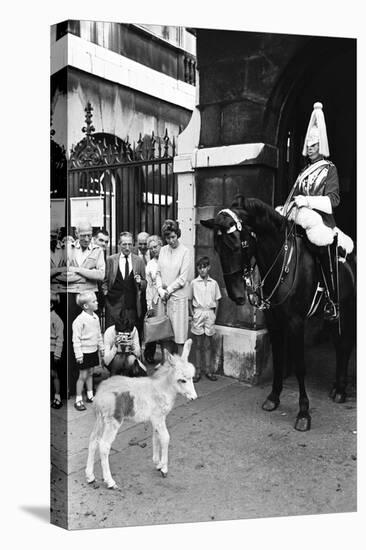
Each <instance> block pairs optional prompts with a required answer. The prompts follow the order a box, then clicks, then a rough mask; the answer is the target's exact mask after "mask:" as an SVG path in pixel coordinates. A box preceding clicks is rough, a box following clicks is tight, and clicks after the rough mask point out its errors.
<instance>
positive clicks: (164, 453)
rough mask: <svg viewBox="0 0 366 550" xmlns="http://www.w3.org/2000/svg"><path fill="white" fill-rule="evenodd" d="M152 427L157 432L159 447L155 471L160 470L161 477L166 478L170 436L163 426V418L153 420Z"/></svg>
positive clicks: (164, 425)
mask: <svg viewBox="0 0 366 550" xmlns="http://www.w3.org/2000/svg"><path fill="white" fill-rule="evenodd" d="M153 427H154V428H155V429H156V431H157V434H158V437H159V441H160V445H161V458H160V461H159V462H158V464H157V465H156V469H157V470H160V472H161V475H162V476H163V477H166V476H167V475H168V448H169V441H170V436H169V432H168V430H167V427H166V424H165V417H162V418H160V419H159V420H154V421H153Z"/></svg>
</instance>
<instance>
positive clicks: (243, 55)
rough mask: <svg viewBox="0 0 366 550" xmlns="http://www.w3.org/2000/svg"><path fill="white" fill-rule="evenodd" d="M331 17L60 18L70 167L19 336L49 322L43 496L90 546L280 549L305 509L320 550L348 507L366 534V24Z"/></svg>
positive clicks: (57, 148) (61, 131)
mask: <svg viewBox="0 0 366 550" xmlns="http://www.w3.org/2000/svg"><path fill="white" fill-rule="evenodd" d="M84 7H85V6H84ZM302 8H305V6H303V7H302ZM136 9H137V6H136ZM156 9H158V8H157V7H156ZM221 9H223V6H221ZM313 9H314V25H312V24H311V18H310V23H308V26H306V25H303V26H301V25H299V26H298V27H297V26H296V25H293V26H291V25H288V24H285V18H284V24H283V25H281V24H278V22H277V24H276V22H274V21H273V28H272V27H271V22H270V21H268V19H266V24H265V25H264V24H262V23H263V21H261V12H260V11H261V10H260V9H259V7H258V19H257V20H256V19H255V18H253V16H252V17H250V22H248V25H246V24H245V17H243V18H242V21H240V24H239V23H238V24H236V16H235V12H234V10H232V23H231V24H230V23H228V20H227V19H225V18H224V19H222V22H221V20H220V17H216V18H215V17H213V21H211V20H210V19H209V18H208V19H207V23H206V22H205V17H204V16H203V15H202V14H200V16H197V17H196V18H195V17H194V13H193V12H192V13H190V14H189V16H188V15H187V16H186V17H182V16H176V17H172V16H169V14H168V13H166V14H165V13H164V9H163V8H161V9H159V10H158V11H159V13H158V14H157V13H155V16H153V17H148V16H146V18H144V14H143V13H136V16H133V15H132V16H131V15H130V14H131V7H130V9H129V10H128V11H127V12H126V14H124V13H123V10H121V13H118V15H117V16H116V15H110V16H108V12H106V13H105V15H100V13H101V11H100V9H99V10H98V12H97V14H95V13H94V12H93V10H92V9H90V11H88V9H87V8H86V7H85V9H83V10H78V12H77V15H75V16H74V15H72V11H70V12H69V13H70V15H68V14H66V15H65V17H62V16H61V17H59V16H58V15H57V16H56V15H55V16H54V17H52V18H51V21H49V19H50V18H49V17H48V24H46V23H44V22H43V21H42V23H41V25H42V34H43V35H45V36H46V35H48V44H47V42H46V43H44V44H43V47H48V53H49V55H48V61H49V66H48V67H47V65H46V66H44V67H43V68H42V71H44V72H45V74H44V75H43V77H44V78H43V80H44V81H45V82H46V81H47V79H48V81H49V89H48V105H49V108H48V111H47V117H48V121H49V124H48V128H44V127H43V128H41V129H40V130H41V133H42V142H40V145H39V146H40V148H42V147H48V151H43V152H41V153H39V152H36V151H34V153H35V156H34V158H36V156H39V155H41V156H43V157H44V158H45V159H46V162H48V166H47V167H46V171H45V175H43V174H42V178H41V179H42V182H41V183H40V187H39V189H40V190H39V196H41V193H42V199H40V202H39V207H37V202H33V200H35V201H37V200H38V199H37V197H38V195H37V193H36V194H35V196H34V197H35V198H34V199H32V203H30V202H29V200H28V201H27V199H26V195H24V198H23V202H24V203H25V205H24V206H23V207H22V208H25V211H26V214H25V215H24V229H25V228H26V227H27V228H28V231H29V233H28V243H29V245H30V247H32V249H33V250H34V253H35V251H36V250H37V251H38V252H41V255H42V256H43V259H42V260H41V261H40V263H39V265H38V266H37V268H36V273H38V274H39V276H38V275H35V277H36V278H37V279H39V280H38V281H37V282H38V283H40V286H38V287H36V286H35V287H33V285H32V286H31V287H29V290H31V295H32V296H31V300H32V304H31V303H30V302H29V303H28V304H27V300H26V301H25V302H23V298H22V297H20V296H19V298H20V300H21V301H22V303H21V305H17V306H16V308H17V315H16V317H14V326H15V325H17V326H18V330H20V331H21V332H22V331H24V328H25V327H24V321H25V318H26V317H28V316H29V321H30V324H33V325H34V327H32V328H31V330H32V331H35V334H36V336H35V337H33V338H32V345H31V348H30V349H31V350H32V351H31V352H29V357H28V368H32V367H31V365H32V363H34V362H35V361H36V359H37V356H39V366H38V367H36V368H35V369H36V370H37V371H38V374H37V377H39V376H40V373H41V372H42V377H43V380H42V385H41V388H42V392H43V393H42V396H43V397H42V404H41V405H40V406H41V413H40V415H41V416H42V417H43V418H46V417H48V419H47V420H45V421H46V422H47V426H46V427H45V430H44V429H43V428H42V427H41V426H40V428H39V430H38V431H37V433H38V435H37V439H38V440H39V438H41V433H43V432H44V431H49V434H50V435H49V436H47V435H45V438H47V437H48V441H46V442H45V444H43V445H42V447H40V450H39V453H38V456H39V457H40V456H41V455H42V459H41V460H42V461H43V462H42V464H45V465H46V467H45V468H44V467H43V468H42V477H44V478H45V479H46V483H48V488H49V489H48V490H49V492H48V497H47V498H48V502H45V504H39V505H35V504H32V503H30V502H29V501H27V502H23V504H22V505H20V510H21V511H22V513H23V514H25V515H28V516H32V515H33V516H34V519H33V521H37V517H38V521H40V520H41V521H45V522H46V523H50V524H51V526H50V528H52V530H54V532H55V533H60V532H61V533H62V531H63V530H67V531H71V532H73V534H70V535H69V536H73V537H76V538H75V544H77V545H80V544H81V545H84V542H83V539H82V538H80V537H82V536H83V534H85V535H86V536H88V534H89V532H93V533H95V536H97V537H99V540H100V544H103V543H102V539H100V537H101V536H103V537H104V533H107V535H106V536H107V537H110V536H111V535H109V534H108V533H109V532H110V531H111V530H110V528H123V529H122V530H120V529H117V531H115V530H114V536H115V534H116V533H121V536H124V533H126V536H127V537H132V536H133V532H135V530H136V529H137V528H142V530H143V531H144V530H145V535H146V533H147V532H149V533H151V536H152V534H153V533H156V534H157V533H159V532H161V531H158V529H161V528H162V527H165V528H166V529H170V531H169V533H170V536H169V540H170V541H171V544H173V540H174V529H177V531H176V534H177V535H176V536H178V537H180V536H181V535H178V533H183V532H184V531H182V530H181V529H183V528H184V527H185V528H186V529H188V528H189V529H191V532H192V534H193V530H196V529H201V527H202V529H205V531H202V533H203V537H204V536H205V535H204V533H207V532H208V531H210V532H211V536H212V534H213V532H214V531H213V530H214V529H219V528H221V527H222V526H223V529H224V530H225V529H226V531H225V533H228V532H229V531H228V529H229V526H231V525H233V526H235V527H233V531H232V533H234V532H235V536H236V539H235V540H236V541H237V542H236V543H234V544H236V545H237V544H239V541H240V540H241V542H240V545H242V544H244V543H245V540H246V537H245V535H244V533H245V531H246V529H247V528H248V535H249V532H250V535H249V538H248V544H250V545H252V544H256V536H255V534H254V535H253V532H254V533H255V532H257V531H258V533H260V541H261V543H260V544H261V545H263V546H264V545H265V546H268V544H271V538H270V537H269V532H268V529H269V527H268V526H269V525H270V523H268V522H271V524H272V525H273V522H275V525H276V534H277V529H278V530H280V529H281V527H280V525H281V523H280V522H283V521H284V520H286V523H285V524H283V523H282V525H290V523H291V522H294V523H293V525H294V526H299V525H300V526H301V525H302V527H300V528H301V529H304V530H305V531H306V529H307V528H306V527H305V525H306V522H317V524H318V525H320V529H323V530H324V535H323V531H322V536H321V537H320V538H319V544H318V545H316V547H320V540H321V541H322V542H321V546H323V545H324V544H325V541H326V540H327V535H326V532H327V527H325V528H324V526H326V525H327V522H330V521H332V523H329V529H330V530H332V531H334V529H339V530H340V532H341V535H340V536H339V537H338V541H337V543H339V544H340V542H341V540H342V541H346V540H348V541H349V543H352V542H353V541H355V540H356V538H357V537H356V534H355V533H354V532H353V526H355V525H356V521H359V518H358V516H359V514H360V488H359V481H360V471H359V469H360V468H359V466H360V464H359V460H360V449H359V445H360V423H359V421H360V417H359V412H358V408H359V405H360V403H358V399H357V397H359V393H358V392H357V388H359V387H360V383H361V384H362V378H361V382H360V376H359V375H360V372H359V369H358V368H357V366H358V364H360V357H359V355H360V354H359V352H361V353H362V350H361V349H359V348H361V347H362V336H361V339H360V338H359V337H358V338H357V335H358V336H359V334H360V333H359V328H360V312H361V310H362V306H361V302H360V297H359V290H361V291H362V289H361V288H360V287H361V286H362V273H361V278H360V272H359V267H360V253H359V244H360V242H359V241H360V239H359V231H360V229H359V226H358V224H359V223H360V222H361V223H362V212H360V210H359V209H358V207H359V206H360V203H361V201H362V195H360V193H359V187H358V180H359V179H360V171H358V170H357V167H358V163H360V161H358V163H357V160H358V157H357V151H359V150H360V146H359V139H360V133H362V131H363V130H362V122H361V120H360V97H361V95H360V92H359V89H358V86H359V81H360V70H359V67H360V47H359V46H360V35H359V32H358V29H357V27H354V30H352V28H351V27H350V26H348V25H347V24H346V22H345V24H344V32H343V31H342V30H341V29H342V24H341V21H339V22H338V24H337V25H335V26H334V29H332V25H329V24H324V26H323V27H322V29H323V30H321V28H320V26H319V24H316V23H319V17H320V16H321V13H320V12H319V13H317V12H316V8H313ZM141 11H142V10H141ZM244 12H245V10H244V9H243V13H244ZM280 12H281V10H279V13H280ZM251 13H253V9H252V12H251ZM282 13H284V12H282ZM158 15H159V17H158ZM44 19H45V20H46V19H47V18H46V17H45V18H44ZM308 21H309V19H308ZM164 23H165V24H164ZM328 23H329V22H328ZM43 42H44V39H43ZM47 70H48V74H47ZM27 82H28V85H31V84H32V85H33V83H31V81H30V80H29V79H27ZM45 97H46V99H47V95H45ZM24 106H25V104H24ZM24 106H23V110H22V112H23V124H27V123H26V122H25V119H26V114H25V110H24ZM19 107H20V106H19ZM28 107H29V106H28ZM38 109H42V110H44V111H45V110H46V108H45V106H44V105H42V107H38ZM47 117H43V118H44V119H45V118H47ZM19 130H20V128H19ZM38 131H39V130H38ZM46 134H47V136H46V137H45V135H46ZM35 144H36V141H34V145H35ZM47 155H49V156H47ZM47 159H48V160H47ZM361 163H362V158H361ZM14 172H15V168H13V172H12V173H14ZM23 173H24V171H23ZM28 184H29V185H30V182H28ZM41 203H42V207H41ZM21 216H22V214H21V210H20V214H19V217H18V222H17V223H18V224H19V223H20V221H21ZM41 217H44V220H43V221H41V224H42V232H43V233H44V234H43V235H42V241H40V240H38V242H37V234H38V233H37V232H36V230H34V233H33V231H32V223H33V221H34V223H35V224H37V223H39V220H36V218H41ZM32 220H33V221H32ZM361 231H362V228H361ZM32 233H33V238H32V237H31V235H32ZM46 233H47V234H49V238H50V244H49V245H48V238H46ZM23 238H24V237H23ZM42 246H43V249H42ZM48 247H50V249H49V248H48ZM48 250H50V251H48ZM34 253H33V254H31V255H30V258H33V259H35V255H34ZM26 254H27V255H28V254H30V251H29V252H28V251H27V252H26ZM18 255H20V253H18ZM27 258H28V256H24V257H23V260H22V262H21V264H22V263H23V261H26V259H27ZM18 259H21V258H18ZM361 260H362V258H361ZM27 263H28V265H29V266H30V265H31V262H30V261H28V260H27ZM21 264H20V265H21ZM32 265H33V264H32ZM45 270H46V271H47V273H46V275H47V274H48V277H49V280H50V282H49V283H48V277H46V276H45V273H44V271H45ZM21 273H23V277H24V275H25V272H24V271H21V270H20V271H19V276H20V278H19V282H18V279H17V282H16V283H14V287H13V288H15V285H16V286H17V288H18V289H20V288H22V286H23V285H24V282H25V281H24V280H23V283H22V279H21ZM32 276H33V275H32ZM47 286H48V288H46V287H47ZM23 287H24V286H23ZM38 289H39V290H38ZM33 295H34V296H33ZM9 297H10V296H9ZM10 298H11V297H10ZM17 298H18V297H17ZM20 300H19V303H20ZM33 315H34V316H35V317H34V321H33V323H32V320H31V319H32V316H33ZM38 316H41V317H42V321H41V322H42V327H43V329H42V336H41V335H40V334H38V335H37V322H38V321H36V319H38ZM27 323H28V322H27ZM10 326H11V324H10V321H9V327H10ZM39 327H41V325H39ZM361 327H362V325H361ZM24 332H28V331H27V330H25V331H24ZM47 332H48V336H47ZM358 333H359V334H358ZM361 334H362V333H361ZM29 338H30V336H29ZM15 345H18V346H19V351H18V353H19V355H21V356H23V355H24V356H25V354H26V353H27V352H26V348H24V351H22V350H21V348H20V345H19V343H18V344H15ZM27 347H28V348H29V345H28V346H27ZM38 350H39V351H38ZM361 358H362V355H361ZM361 361H362V359H361ZM7 363H8V364H9V366H10V365H11V363H13V368H15V366H14V355H13V354H12V355H11V356H10V358H9V359H7ZM29 379H30V378H28V377H26V378H25V379H24V380H23V384H22V385H24V386H26V387H25V394H26V396H28V398H29V399H30V400H31V402H32V401H33V400H34V399H35V397H37V394H38V393H39V392H40V390H37V389H33V388H32V389H31V388H30V386H29V384H28V380H29ZM23 391H24V390H22V392H23ZM10 403H11V406H12V408H14V409H16V408H18V407H23V406H24V403H25V402H24V400H23V399H22V398H21V397H20V398H19V401H18V398H17V395H16V393H15V394H14V395H13V396H12V399H11V401H10ZM22 403H23V405H22ZM361 405H362V404H361ZM37 406H38V405H37ZM18 414H19V413H18ZM24 414H26V411H25V410H24V409H23V413H20V416H21V417H23V415H24ZM32 414H33V415H36V412H35V411H33V412H32ZM22 422H24V420H22ZM33 426H34V421H33V420H32V422H31V426H27V427H26V432H27V434H25V442H26V441H28V439H29V441H30V440H31V435H32V433H36V432H33V429H34V428H33ZM28 431H29V434H28ZM37 439H34V442H36V440H37ZM47 444H48V446H49V453H48V457H44V456H43V454H44V453H42V452H41V451H42V450H43V449H44V448H45V446H46V445H47ZM35 449H36V446H34V449H32V450H31V449H29V444H26V443H24V449H23V451H22V453H23V452H24V457H25V456H26V455H27V454H29V453H30V451H32V453H33V452H36V450H35ZM47 459H48V464H49V466H48V467H47ZM35 460H36V461H37V458H35ZM23 467H25V465H23ZM23 467H22V469H23ZM45 469H46V470H48V471H47V472H46V471H45ZM28 476H29V478H30V479H29V482H30V483H31V484H32V487H36V486H37V484H36V480H35V479H33V477H34V476H33V472H32V467H31V466H30V468H29V471H28ZM21 479H22V480H25V479H26V476H25V474H24V473H23V474H22V476H21ZM47 480H48V481H47ZM46 487H47V485H46ZM32 491H33V494H35V493H37V489H35V490H34V489H33V490H32ZM46 496H47V495H46ZM38 500H39V499H38ZM43 500H44V499H43ZM18 507H19V505H18ZM336 518H339V519H338V520H337V519H336ZM342 518H346V519H344V522H345V523H344V528H343V529H342V525H341V522H342ZM238 520H241V521H240V522H238ZM252 520H256V521H258V520H259V521H260V523H253V522H252ZM261 522H265V523H263V525H265V526H267V527H263V528H261V527H260V525H262V523H261ZM295 522H296V523H295ZM255 525H257V527H255ZM308 525H309V526H310V523H308ZM357 525H358V524H357ZM246 526H248V527H246ZM126 528H133V530H132V532H131V529H126ZM300 528H299V527H298V528H297V529H296V527H294V530H291V531H290V532H291V533H292V534H291V536H292V537H294V534H293V533H294V532H295V533H296V532H297V536H299V532H300V530H299V529H300ZM146 529H150V530H149V531H146ZM266 530H267V535H268V537H267V536H266ZM310 531H311V529H310V527H309V533H307V534H306V536H311V535H310ZM137 532H138V533H140V532H141V531H136V533H137ZM185 532H186V534H187V535H188V531H185ZM195 532H196V533H198V531H195ZM314 532H315V531H314ZM59 536H60V535H57V536H56V539H55V541H56V540H57V542H56V545H58V543H59V542H60V541H61V538H58V537H59ZM149 536H150V535H149ZM220 536H221V535H220ZM226 536H227V535H226ZM258 536H259V535H258ZM222 537H223V538H222V539H220V540H221V541H224V540H225V535H222ZM313 537H315V535H314V533H313ZM333 537H335V533H334V532H332V535H331V538H329V541H331V540H332V541H333ZM188 538H189V536H188ZM275 538H276V540H275V541H272V542H273V546H274V547H275V548H276V547H277V546H276V545H277V543H278V542H279V540H277V535H276V536H275ZM300 538H301V537H300ZM335 539H337V537H335ZM51 540H52V535H51ZM64 540H65V539H64ZM87 540H88V539H85V541H87ZM105 540H107V539H105ZM116 540H117V539H116ZM126 540H127V539H126ZM76 541H78V542H76ZM207 541H208V539H207ZM218 541H219V538H217V540H216V542H218ZM181 542H182V540H181ZM302 542H305V539H303V540H302ZM302 542H301V544H302ZM85 543H86V544H88V543H87V542H85ZM51 544H52V543H51ZM72 544H74V543H72ZM130 544H131V543H130ZM130 544H129V545H130ZM146 544H148V542H144V546H146ZM187 544H188V541H187ZM189 544H190V543H189ZM202 544H205V542H204V539H201V538H200V537H199V538H198V539H197V540H196V542H195V543H193V544H190V545H193V547H194V548H195V547H201V546H202ZM294 544H295V542H294ZM207 545H209V544H208V543H207ZM257 546H258V547H262V546H260V545H258V544H257ZM57 547H58V546H57ZM212 547H213V546H212ZM300 547H301V546H300ZM335 547H338V546H335ZM356 547H357V544H356Z"/></svg>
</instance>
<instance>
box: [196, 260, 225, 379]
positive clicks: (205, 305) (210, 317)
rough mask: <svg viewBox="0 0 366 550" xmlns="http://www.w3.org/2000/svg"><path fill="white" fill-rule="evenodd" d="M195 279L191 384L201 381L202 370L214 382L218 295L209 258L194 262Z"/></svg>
mask: <svg viewBox="0 0 366 550" xmlns="http://www.w3.org/2000/svg"><path fill="white" fill-rule="evenodd" d="M196 267H197V271H198V277H196V279H193V281H192V282H191V287H190V301H189V309H190V314H191V315H192V325H191V333H192V339H193V342H194V348H195V350H196V362H195V367H196V375H195V377H194V378H193V381H194V382H198V381H199V380H200V379H201V367H202V370H203V371H204V374H205V376H206V378H208V379H209V380H212V381H215V380H217V376H216V375H215V374H213V366H212V348H213V338H212V337H213V335H214V334H215V321H216V313H217V307H218V304H219V300H220V299H221V292H220V288H219V285H218V284H217V282H216V281H215V280H214V279H212V277H210V276H209V271H210V267H211V266H210V259H209V258H208V257H207V256H203V257H202V258H199V259H198V260H197V262H196Z"/></svg>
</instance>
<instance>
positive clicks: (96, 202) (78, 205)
mask: <svg viewBox="0 0 366 550" xmlns="http://www.w3.org/2000/svg"><path fill="white" fill-rule="evenodd" d="M103 213H104V209H103V199H102V198H101V197H72V198H70V221H71V226H72V227H77V226H78V225H79V224H80V223H85V222H88V223H90V224H91V226H92V227H102V226H103Z"/></svg>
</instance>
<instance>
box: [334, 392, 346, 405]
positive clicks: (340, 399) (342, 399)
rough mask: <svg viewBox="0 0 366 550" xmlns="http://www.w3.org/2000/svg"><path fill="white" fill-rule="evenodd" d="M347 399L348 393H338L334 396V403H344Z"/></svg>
mask: <svg viewBox="0 0 366 550" xmlns="http://www.w3.org/2000/svg"><path fill="white" fill-rule="evenodd" d="M345 400H346V394H345V393H344V392H343V393H336V394H335V395H334V397H333V401H334V403H344V402H345Z"/></svg>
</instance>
